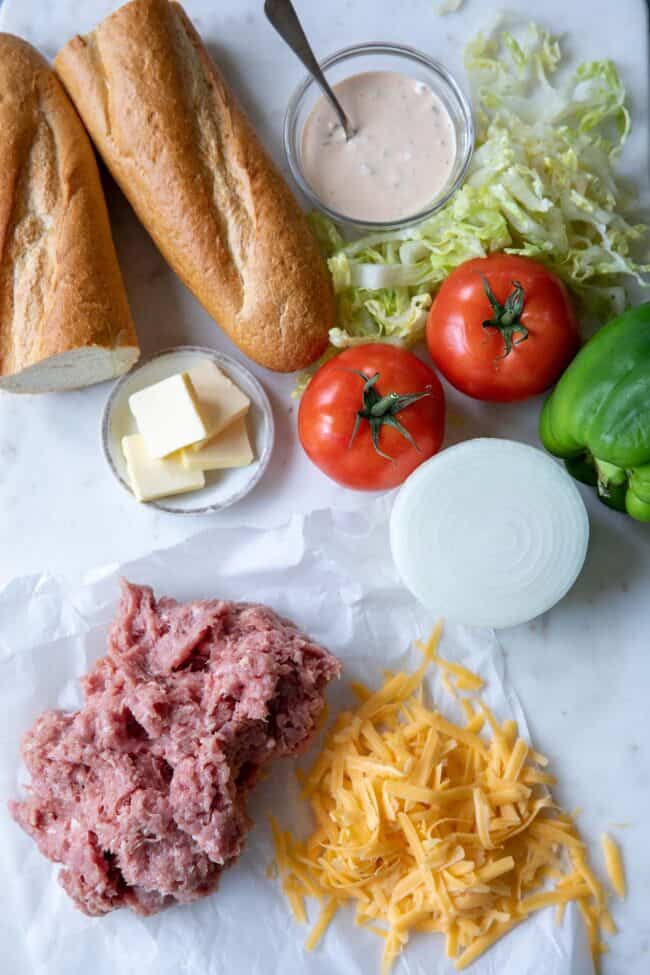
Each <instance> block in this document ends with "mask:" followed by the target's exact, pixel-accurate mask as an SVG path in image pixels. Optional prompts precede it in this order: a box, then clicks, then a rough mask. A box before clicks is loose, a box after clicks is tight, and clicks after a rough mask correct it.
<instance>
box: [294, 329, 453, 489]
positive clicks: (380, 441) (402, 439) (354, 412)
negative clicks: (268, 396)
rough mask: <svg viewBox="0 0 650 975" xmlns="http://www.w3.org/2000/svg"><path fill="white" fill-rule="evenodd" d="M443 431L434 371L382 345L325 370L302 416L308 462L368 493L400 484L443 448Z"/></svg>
mask: <svg viewBox="0 0 650 975" xmlns="http://www.w3.org/2000/svg"><path fill="white" fill-rule="evenodd" d="M371 410H372V411H373V412H372V413H371ZM444 425H445V400H444V394H443V391H442V386H441V385H440V382H439V380H438V377H437V376H436V375H435V373H434V372H433V370H432V369H430V368H429V366H427V365H425V364H424V362H421V361H420V360H419V359H418V358H416V356H414V355H413V354H412V353H411V352H407V351H406V350H405V349H400V348H397V347H396V346H394V345H385V344H381V343H372V344H368V345H360V346H357V347H356V348H353V349H346V350H345V352H341V353H340V354H339V355H337V356H335V358H334V359H330V361H329V362H327V363H325V365H324V366H322V367H321V368H320V369H319V370H318V372H317V373H316V375H315V376H314V378H313V379H312V380H311V382H310V383H309V386H308V387H307V389H306V390H305V392H304V394H303V397H302V400H301V402H300V410H299V412H298V433H299V435H300V442H301V443H302V446H303V448H304V450H305V452H306V454H307V456H308V457H309V459H310V460H311V461H313V463H314V464H316V466H317V467H320V469H321V470H322V471H323V472H324V473H325V474H327V475H328V477H331V478H332V479H333V480H335V481H338V482H339V484H344V485H345V486H346V487H352V488H359V489H361V490H365V491H378V490H386V489H387V488H393V487H396V486H397V485H398V484H401V483H402V481H404V480H405V479H406V478H407V477H408V475H409V474H410V473H411V471H413V470H415V468H416V467H417V466H418V465H419V464H421V463H422V461H424V460H427V459H428V458H429V457H431V456H432V455H433V454H435V453H436V451H437V450H438V449H439V448H440V444H441V443H442V437H443V434H444ZM373 431H374V442H373Z"/></svg>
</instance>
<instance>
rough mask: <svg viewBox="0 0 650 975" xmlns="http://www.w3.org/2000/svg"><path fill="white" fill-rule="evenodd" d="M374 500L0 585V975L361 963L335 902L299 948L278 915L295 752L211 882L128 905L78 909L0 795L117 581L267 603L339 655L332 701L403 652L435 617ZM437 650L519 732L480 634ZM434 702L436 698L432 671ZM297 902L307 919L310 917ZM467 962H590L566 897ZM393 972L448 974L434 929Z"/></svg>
mask: <svg viewBox="0 0 650 975" xmlns="http://www.w3.org/2000/svg"><path fill="white" fill-rule="evenodd" d="M387 521H388V507H387V505H386V503H385V502H383V501H379V502H376V503H374V504H373V505H372V506H370V507H369V508H368V510H367V511H366V513H365V514H360V513H356V514H350V513H346V514H343V513H336V512H332V511H321V512H315V513H314V514H311V515H308V516H307V517H304V518H303V517H295V518H294V519H292V520H291V521H290V522H289V523H288V524H287V525H285V526H284V527H282V528H278V529H273V530H267V531H262V530H259V529H253V528H243V527H236V526H227V527H216V528H213V529H210V530H208V531H206V532H204V533H203V534H201V535H198V536H195V537H194V538H192V539H190V540H188V541H187V542H184V543H182V544H180V545H177V546H175V547H173V548H169V549H166V550H162V551H158V552H154V553H153V554H151V555H149V556H147V557H146V558H143V559H139V560H137V561H135V562H131V563H129V564H126V565H123V566H111V567H109V568H108V569H103V570H98V571H95V572H93V573H91V574H89V575H88V576H87V577H86V578H85V580H84V581H83V583H82V584H81V585H79V586H78V587H75V588H72V587H70V586H66V585H65V584H63V583H62V582H61V581H59V580H57V579H55V578H52V577H51V576H39V577H29V578H23V579H18V580H15V581H14V582H12V583H10V584H9V585H8V586H7V587H6V588H5V589H4V590H2V591H0V733H1V740H0V760H1V766H0V876H1V877H2V883H1V884H0V972H2V973H3V975H45V973H47V975H88V973H91V975H118V973H119V975H128V973H136V972H137V973H138V975H142V973H156V975H222V973H223V975H233V973H234V975H239V973H241V975H266V973H271V972H282V973H283V975H301V973H304V972H308V973H314V975H334V973H337V975H339V973H340V975H372V973H374V972H377V971H378V966H379V958H380V947H381V945H380V942H379V940H378V939H377V938H376V937H375V936H374V935H372V934H369V933H367V932H363V931H360V930H359V929H358V928H355V927H354V924H353V921H352V911H351V910H350V911H349V912H346V913H345V914H341V913H339V915H338V917H337V919H336V920H335V922H334V923H333V925H332V926H331V927H330V929H329V931H328V933H327V935H326V937H325V939H324V940H323V942H321V945H320V946H319V947H318V949H317V950H316V951H315V952H313V953H311V954H309V953H307V952H305V951H304V948H303V942H304V940H305V937H306V933H307V930H306V929H304V928H301V927H299V926H298V925H296V924H295V923H294V921H293V920H292V917H291V915H290V913H289V910H288V907H287V905H286V903H285V901H284V897H283V895H282V893H281V892H280V890H279V888H278V886H277V884H276V882H275V881H272V880H269V879H267V877H266V868H267V865H268V863H269V862H270V860H271V859H272V845H271V841H270V830H269V826H268V820H267V814H268V813H269V812H271V811H272V812H273V813H274V814H275V815H276V816H277V817H278V818H279V820H280V821H281V822H285V823H291V824H293V825H294V826H296V828H298V829H300V828H301V827H302V828H305V827H307V826H308V825H309V817H308V814H307V813H306V811H305V809H304V807H303V806H302V804H301V803H300V801H299V799H298V795H297V787H296V782H295V777H294V774H293V771H294V763H293V762H290V761H284V762H280V763H277V764H276V766H275V767H274V768H273V769H272V772H271V775H270V776H269V778H268V780H267V781H265V782H264V783H262V784H261V786H260V787H259V788H258V789H257V790H256V791H255V792H254V793H253V795H252V796H251V801H250V812H251V814H252V816H253V818H254V819H255V821H256V824H257V825H256V826H255V828H254V830H253V832H252V833H251V835H250V839H249V842H248V847H247V850H246V852H245V854H244V855H243V856H242V858H241V860H240V861H239V863H238V864H237V866H236V867H235V868H234V869H231V870H229V871H227V872H226V873H225V874H224V876H223V879H222V882H221V887H220V889H219V891H218V892H217V893H216V894H214V895H213V896H211V897H208V898H205V899H204V900H203V901H201V902H198V903H196V904H193V905H191V906H184V907H175V908H171V909H169V910H167V911H165V912H163V913H162V914H158V915H156V916H155V917H152V918H147V919H142V918H138V917H136V916H135V915H133V914H131V913H130V912H129V911H126V910H121V911H118V912H116V913H114V914H112V915H110V916H108V917H105V918H87V917H85V916H83V915H82V914H81V913H79V912H78V911H77V910H76V909H75V908H74V907H73V905H72V903H71V902H70V901H69V899H68V897H67V895H66V894H65V893H64V892H63V890H62V889H61V888H60V887H59V885H58V883H57V880H56V875H57V871H58V868H56V867H53V866H52V864H50V863H49V862H48V861H46V860H45V859H44V858H43V857H42V856H41V855H40V854H39V853H38V850H37V849H36V846H35V845H34V844H33V843H32V841H31V840H29V839H28V838H27V836H26V835H25V834H23V832H22V831H21V830H20V829H19V828H18V827H17V826H15V824H14V823H13V822H12V821H11V819H10V817H9V815H8V812H7V808H6V801H7V799H8V798H9V797H11V796H13V795H16V794H17V793H18V791H19V789H20V783H21V781H22V780H23V772H22V770H21V764H20V761H19V758H18V749H19V744H20V738H21V736H22V734H23V733H24V732H25V731H26V729H27V728H28V727H29V726H30V724H31V723H32V721H33V720H34V718H35V717H36V716H37V714H38V713H39V712H40V711H41V710H43V709H44V708H47V707H63V708H74V707H77V706H78V705H79V703H80V701H81V695H80V692H79V686H78V683H77V680H78V677H79V676H80V675H81V674H83V673H84V672H85V671H86V670H87V668H88V666H89V664H90V663H91V661H93V660H94V659H96V658H97V657H98V656H100V655H101V654H102V653H103V652H104V646H105V636H106V630H107V627H108V625H109V623H110V621H111V618H112V616H113V614H114V612H115V608H116V605H117V599H118V586H117V581H118V578H119V576H120V575H125V576H126V577H127V578H129V579H130V580H132V581H133V582H138V583H146V584H149V585H151V586H153V587H154V589H155V591H156V593H157V594H158V595H163V594H165V595H169V596H173V597H175V598H177V599H180V600H186V599H194V598H201V597H202V598H206V597H223V598H227V599H248V600H255V601H259V602H263V603H267V604H269V605H270V606H272V607H273V608H274V609H276V610H277V611H279V612H280V613H282V614H285V615H286V616H288V617H290V618H291V619H293V620H294V621H295V622H296V623H297V624H299V625H300V626H301V627H303V628H304V629H305V630H306V631H307V632H308V633H309V634H310V635H311V636H313V637H314V638H315V639H317V640H319V641H321V642H322V643H323V644H324V645H325V646H327V647H328V648H329V649H331V650H332V651H333V652H334V653H336V654H337V655H338V656H339V657H340V658H341V659H342V660H343V663H344V675H343V680H342V681H341V682H339V683H338V684H337V686H336V687H333V688H332V689H331V692H330V695H329V701H330V707H331V711H332V712H334V713H335V712H336V710H337V709H338V708H339V707H340V706H341V705H342V704H343V703H345V702H346V700H347V699H349V691H348V689H347V686H346V681H347V680H350V679H353V678H354V677H362V678H363V679H364V680H366V681H367V682H369V683H373V684H376V683H378V682H379V681H380V679H381V669H382V668H384V667H395V666H408V667H411V666H414V665H415V664H416V663H417V654H416V652H414V651H413V650H412V649H411V642H412V641H413V640H414V639H415V638H416V637H418V636H422V635H426V634H427V633H428V632H429V630H430V628H431V627H432V625H433V623H434V622H435V621H434V620H433V619H431V617H430V616H428V614H427V613H426V611H425V610H423V609H422V608H421V607H419V606H418V604H417V603H416V602H415V601H414V600H413V599H412V598H411V597H410V596H409V595H408V594H407V593H406V592H405V590H404V589H403V588H402V587H401V586H400V584H399V581H398V579H397V576H396V574H395V570H394V568H393V564H392V560H391V558H390V554H389V547H388V530H387ZM442 650H443V653H444V654H445V655H448V656H450V657H452V658H454V659H456V660H459V661H461V662H462V663H464V664H465V665H467V666H469V667H471V668H472V669H473V670H475V671H476V672H478V673H479V674H480V675H481V676H482V677H483V678H485V680H486V681H487V684H488V688H487V692H486V695H485V697H486V699H487V700H488V702H489V703H490V705H491V706H492V707H493V708H494V709H495V711H496V712H497V713H498V714H499V715H500V716H501V717H502V718H504V717H506V716H513V717H515V718H516V719H517V721H518V722H519V723H520V728H522V730H524V729H525V727H526V725H525V720H524V716H523V714H522V711H521V708H520V706H519V703H518V701H517V698H516V696H515V695H514V693H513V691H512V689H511V688H509V687H508V684H507V680H506V678H505V674H504V661H503V655H502V653H501V649H500V647H499V644H498V643H497V640H496V638H495V636H494V634H493V633H492V632H491V631H487V630H471V629H469V628H463V627H449V628H447V630H446V632H445V635H444V638H443V646H442ZM431 694H432V697H433V699H434V700H436V701H440V702H441V703H444V706H445V707H446V708H449V702H448V700H447V699H446V698H445V695H444V691H442V689H441V688H440V687H439V686H437V684H436V683H435V680H434V681H432V683H431ZM312 916H313V915H312ZM471 970H472V972H473V973H475V975H497V973H498V975H592V973H593V967H592V963H591V960H590V957H589V952H588V948H587V943H586V938H585V933H584V930H583V926H582V922H581V920H578V918H577V914H576V913H575V912H574V911H573V910H572V909H571V910H569V911H567V913H566V917H565V921H564V924H563V926H562V927H561V928H557V927H556V926H555V922H554V917H553V912H552V911H551V910H549V911H545V912H542V913H541V914H538V915H536V916H535V917H534V918H532V919H530V920H529V921H527V922H526V923H525V924H523V925H521V926H520V927H519V928H518V929H516V930H515V931H513V932H512V933H511V934H509V935H508V936H507V937H506V938H504V939H502V941H501V942H499V943H498V945H497V946H495V947H494V948H493V949H492V950H491V951H490V952H489V953H488V954H487V955H486V956H484V958H483V959H481V960H480V961H479V962H477V963H476V964H475V966H474V967H473V968H472V969H471ZM395 971H396V975H451V972H452V971H453V966H452V965H451V963H450V962H449V961H447V959H446V958H445V957H444V946H443V943H442V939H441V938H439V937H438V936H436V935H426V936H425V935H421V936H417V937H415V938H414V939H413V940H412V942H411V944H409V946H408V948H407V951H406V952H405V954H404V956H403V958H402V959H401V960H400V962H399V963H398V965H397V966H396V969H395Z"/></svg>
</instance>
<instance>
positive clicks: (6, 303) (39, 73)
mask: <svg viewBox="0 0 650 975" xmlns="http://www.w3.org/2000/svg"><path fill="white" fill-rule="evenodd" d="M0 131H1V133H2V136H1V137H0V172H1V173H2V181H1V182H0V387H4V388H7V389H14V390H17V391H25V392H39V391H44V390H49V389H63V388H72V387H75V386H81V385H87V384H88V383H90V382H97V381H100V380H102V379H108V378H111V377H112V376H114V375H117V374H118V373H120V372H124V371H125V370H126V369H127V368H128V367H129V366H130V365H132V364H133V362H135V360H136V359H137V358H138V355H139V349H138V341H137V338H136V334H135V330H134V327H133V321H132V319H131V313H130V311H129V306H128V302H127V298H126V292H125V290H124V284H123V281H122V277H121V274H120V269H119V266H118V263H117V256H116V254H115V248H114V246H113V240H112V237H111V230H110V225H109V221H108V214H107V211H106V203H105V201H104V194H103V190H102V187H101V183H100V179H99V172H98V170H97V163H96V161H95V156H94V153H93V150H92V146H91V144H90V141H89V139H88V137H87V135H86V133H85V131H84V129H83V126H82V124H81V122H80V121H79V118H78V116H77V113H76V112H75V110H74V108H73V106H72V105H71V104H70V102H69V100H68V98H67V96H66V94H65V91H64V90H63V87H62V86H61V84H60V82H59V80H58V78H57V77H56V75H55V74H54V72H53V71H52V70H51V68H50V67H49V65H48V64H47V62H46V61H45V59H44V58H43V57H41V55H40V54H39V53H38V52H37V51H36V50H35V49H34V48H33V47H31V46H30V45H29V44H27V43H26V42H25V41H23V40H20V39H19V38H17V37H13V36H12V35H10V34H0ZM80 350H81V351H82V352H87V353H88V354H89V355H90V356H91V359H92V361H93V366H92V368H82V369H78V368H77V365H76V363H77V361H78V359H79V352H80ZM69 354H70V357H69V358H68V356H69ZM81 358H82V359H83V355H82V356H81ZM54 361H56V366H55V367H53V365H52V364H53V362H54ZM41 363H42V364H43V368H42V369H41V368H39V365H40V364H41ZM23 373H24V375H22V374H23ZM27 377H28V378H27Z"/></svg>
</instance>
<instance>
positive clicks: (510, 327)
mask: <svg viewBox="0 0 650 975" xmlns="http://www.w3.org/2000/svg"><path fill="white" fill-rule="evenodd" d="M481 277H482V279H483V288H484V290H485V294H486V297H487V300H488V301H489V302H490V305H491V306H492V311H493V312H494V318H490V319H487V320H486V321H484V322H483V328H496V329H497V331H499V332H501V335H502V336H503V342H504V345H505V351H504V353H503V355H499V356H497V360H499V359H505V358H506V356H509V355H510V353H511V352H512V349H513V346H515V345H519V344H520V343H521V342H525V341H526V339H527V338H528V329H527V328H526V326H525V325H522V323H521V315H522V313H523V310H524V289H523V287H522V285H521V284H519V282H518V281H513V282H512V287H513V290H512V291H511V292H510V294H509V295H508V297H507V298H506V300H505V303H504V304H503V305H502V304H501V303H500V302H499V301H497V298H496V297H495V294H494V292H493V291H492V288H491V287H490V284H489V282H488V280H487V278H486V277H485V275H483V274H482V275H481ZM517 332H519V334H520V336H521V337H520V338H518V339H516V338H515V335H516V334H517Z"/></svg>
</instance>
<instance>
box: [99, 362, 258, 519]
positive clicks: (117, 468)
mask: <svg viewBox="0 0 650 975" xmlns="http://www.w3.org/2000/svg"><path fill="white" fill-rule="evenodd" d="M202 359H210V360H211V361H212V362H215V363H216V364H217V366H219V368H220V369H221V370H222V372H224V373H225V374H226V375H227V376H228V377H229V378H230V379H231V380H232V381H233V382H234V383H235V384H236V385H237V386H239V388H240V389H241V390H242V392H243V393H245V394H246V395H247V396H248V398H249V399H250V401H251V407H250V410H249V412H248V415H247V417H246V424H247V428H248V435H249V437H250V439H251V446H252V448H253V452H254V454H255V459H254V460H253V462H252V464H249V465H248V467H237V468H229V469H228V470H223V471H207V472H206V475H205V487H204V488H202V489H201V490H199V491H191V492H190V493H188V494H179V495H174V496H172V497H169V498H160V499H159V500H158V501H148V502H147V504H150V505H152V506H153V507H155V508H159V509H160V510H161V511H169V512H172V513H174V514H194V515H196V514H210V513H211V512H213V511H220V510H221V509H222V508H227V507H229V505H231V504H235V502H236V501H241V499H242V498H243V497H245V496H246V495H247V494H248V493H249V492H250V491H252V490H253V488H254V487H255V485H256V484H257V482H258V481H259V480H260V478H261V477H262V475H263V474H264V471H265V470H266V467H267V465H268V462H269V459H270V457H271V451H272V448H273V438H274V424H273V413H272V411H271V404H270V403H269V401H268V398H267V395H266V393H265V392H264V390H263V388H262V386H261V385H260V383H259V382H258V381H257V379H256V378H255V376H254V375H253V374H252V373H251V372H249V371H248V369H246V368H245V367H244V366H242V365H241V363H239V362H237V360H236V359H233V358H231V357H230V356H228V355H223V353H221V352H216V351H215V350H214V349H208V348H203V347H201V346H198V345H179V346H177V347H176V348H173V349H165V350H164V351H163V352H158V353H157V354H156V355H153V356H150V357H149V358H147V359H142V360H141V361H140V362H139V363H138V365H137V366H136V367H135V368H134V369H132V370H131V372H128V373H127V374H126V375H125V376H123V377H122V378H121V379H120V380H119V382H117V383H116V384H115V386H114V387H113V390H112V392H111V394H110V396H109V398H108V400H107V402H106V406H105V407H104V413H103V416H102V427H101V438H102V446H103V450H104V456H105V458H106V460H107V462H108V466H109V467H110V469H111V471H112V472H113V474H114V476H115V478H116V479H117V480H118V481H119V483H120V484H121V485H122V487H123V488H124V489H125V490H126V491H128V492H129V494H130V495H131V497H133V492H132V491H131V487H130V485H129V478H128V474H127V470H126V462H125V460H124V455H123V453H122V437H124V436H127V435H128V434H131V433H137V427H136V422H135V419H134V417H133V415H132V413H131V410H130V409H129V396H131V395H132V393H135V392H137V391H138V390H140V389H144V388H145V386H151V385H152V383H156V382H159V381H160V380H161V379H167V377H168V376H173V375H174V374H175V373H178V372H187V371H188V369H191V368H192V367H193V366H195V365H197V363H198V362H200V361H201V360H202ZM134 500H135V499H134Z"/></svg>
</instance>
